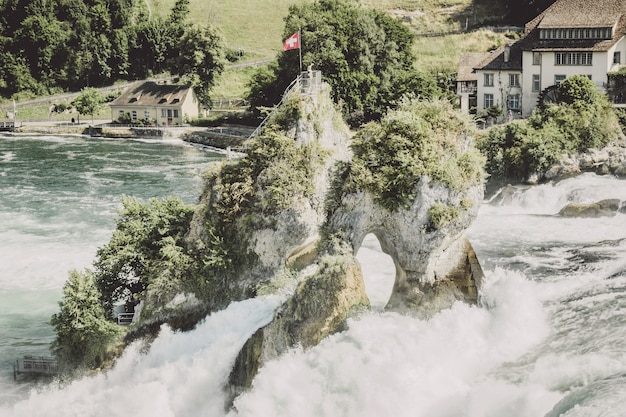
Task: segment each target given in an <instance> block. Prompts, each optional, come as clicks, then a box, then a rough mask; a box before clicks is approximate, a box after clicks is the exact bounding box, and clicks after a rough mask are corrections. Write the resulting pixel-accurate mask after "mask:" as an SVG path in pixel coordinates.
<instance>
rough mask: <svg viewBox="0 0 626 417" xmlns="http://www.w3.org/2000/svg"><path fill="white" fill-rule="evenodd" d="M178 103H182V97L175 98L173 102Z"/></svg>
mask: <svg viewBox="0 0 626 417" xmlns="http://www.w3.org/2000/svg"><path fill="white" fill-rule="evenodd" d="M176 103H180V99H179V98H175V99H174V100H172V104H176Z"/></svg>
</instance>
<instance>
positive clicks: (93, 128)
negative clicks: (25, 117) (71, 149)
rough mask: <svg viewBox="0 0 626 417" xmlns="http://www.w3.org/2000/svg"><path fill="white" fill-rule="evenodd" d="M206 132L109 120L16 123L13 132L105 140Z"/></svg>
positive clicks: (201, 128) (168, 136)
mask: <svg viewBox="0 0 626 417" xmlns="http://www.w3.org/2000/svg"><path fill="white" fill-rule="evenodd" d="M204 130H206V128H204V127H194V126H167V127H158V126H157V127H138V126H137V127H136V126H128V125H114V124H111V121H109V120H94V121H92V122H91V123H84V122H81V123H67V122H54V121H43V122H17V123H16V126H15V129H14V132H15V133H24V134H44V135H89V136H96V137H106V138H163V139H165V138H183V137H185V136H187V135H191V134H194V133H196V132H201V131H204Z"/></svg>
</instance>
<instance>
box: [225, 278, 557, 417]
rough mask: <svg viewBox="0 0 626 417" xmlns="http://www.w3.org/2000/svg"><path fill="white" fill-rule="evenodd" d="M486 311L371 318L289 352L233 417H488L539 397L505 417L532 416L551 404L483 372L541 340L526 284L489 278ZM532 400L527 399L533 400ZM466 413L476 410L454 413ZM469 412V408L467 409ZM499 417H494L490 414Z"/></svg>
mask: <svg viewBox="0 0 626 417" xmlns="http://www.w3.org/2000/svg"><path fill="white" fill-rule="evenodd" d="M485 302H486V304H487V305H488V306H489V308H478V307H471V306H468V305H465V304H462V303H458V304H456V305H455V306H454V307H453V308H452V309H449V310H446V311H443V312H441V313H440V314H438V315H436V316H435V317H433V318H432V319H430V320H417V319H414V318H411V317H407V316H403V315H399V314H395V313H382V314H380V313H378V314H377V313H370V314H365V315H363V316H362V317H360V318H358V319H354V320H351V321H350V323H349V330H347V331H345V332H343V333H341V334H337V335H334V336H333V337H330V338H328V339H326V340H324V341H323V342H322V343H321V344H320V345H319V346H317V347H314V348H312V349H309V350H305V351H303V350H302V349H294V350H292V351H290V352H288V353H287V354H285V355H284V356H283V357H281V358H280V359H279V360H277V361H274V362H271V363H268V364H267V365H266V366H265V367H264V368H263V369H262V370H261V372H260V373H259V375H258V376H257V378H256V379H255V381H254V386H253V388H252V390H251V391H250V392H248V393H246V394H244V395H243V396H241V397H240V398H239V399H238V400H237V401H236V403H235V406H236V409H237V411H235V412H233V413H232V415H231V417H233V416H240V417H243V416H294V415H297V416H301V417H305V416H315V417H320V416H332V417H337V416H346V417H348V416H359V417H362V416H381V415H390V416H391V415H393V416H412V417H415V416H450V417H451V416H459V415H471V416H486V415H489V414H482V412H481V411H480V410H478V409H477V408H476V407H477V405H478V404H479V403H480V404H482V405H481V407H482V410H483V411H485V412H488V411H492V412H500V411H501V408H502V405H503V404H510V402H506V400H505V399H503V398H492V395H491V394H490V393H489V390H487V389H486V388H485V387H486V386H489V387H491V388H493V387H494V386H497V385H499V386H500V387H501V389H500V390H501V391H506V390H508V391H510V393H509V395H507V397H506V399H508V400H510V399H511V397H518V398H521V400H525V399H526V398H527V397H529V396H530V397H546V398H544V401H542V402H541V403H539V402H537V401H533V404H534V405H533V406H532V407H527V408H526V409H523V410H517V411H516V413H515V414H507V415H508V416H528V417H530V416H533V417H535V416H537V415H541V414H538V413H537V412H539V411H542V412H544V413H545V412H546V411H548V410H549V409H550V407H551V404H553V403H554V396H552V395H549V394H546V393H545V392H542V393H540V394H537V391H534V390H529V389H526V390H523V391H522V392H519V391H518V390H516V389H514V388H513V387H512V386H510V384H508V383H503V382H501V381H498V380H495V381H494V380H493V379H490V378H489V377H488V376H487V375H488V373H489V372H490V371H492V370H494V369H496V368H497V367H498V366H500V365H501V364H503V363H504V362H506V361H511V360H514V359H516V358H517V357H519V356H520V355H522V354H523V353H524V352H526V351H527V350H528V349H530V348H531V347H532V346H534V345H536V344H537V343H539V342H540V341H541V340H543V339H544V338H545V337H546V335H547V334H548V333H549V329H548V325H547V323H546V317H545V316H544V312H543V309H542V307H541V304H540V303H539V301H538V298H537V289H536V287H535V285H534V284H532V283H529V282H528V281H526V280H525V279H524V278H523V277H522V276H520V275H518V274H512V273H507V272H505V271H502V270H499V271H496V272H495V273H494V274H493V275H492V278H491V280H489V281H488V283H487V285H486V288H485ZM533 399H535V398H533ZM472 404H473V407H474V408H475V409H476V411H475V412H472V413H470V414H467V413H466V412H465V411H464V412H463V413H458V411H459V410H461V409H463V410H468V409H471V408H472ZM468 407H469V408H468ZM492 415H494V416H495V415H502V414H492Z"/></svg>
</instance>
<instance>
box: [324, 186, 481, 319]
mask: <svg viewBox="0 0 626 417" xmlns="http://www.w3.org/2000/svg"><path fill="white" fill-rule="evenodd" d="M416 188H417V190H418V192H417V195H418V196H419V197H418V198H416V199H415V200H414V201H413V203H412V204H411V205H410V206H409V207H408V208H406V209H402V208H401V209H398V210H395V211H389V210H387V209H385V208H383V207H381V206H380V205H378V204H376V203H375V201H374V199H373V197H372V196H371V195H370V194H369V193H367V192H365V191H361V192H358V193H354V194H350V195H346V196H344V197H343V198H342V200H341V206H340V207H339V209H338V210H337V211H336V212H335V213H334V214H333V216H332V218H331V219H330V221H329V223H330V225H331V229H332V230H336V231H342V233H344V234H345V237H346V239H347V240H348V241H349V242H350V243H351V245H352V247H353V248H354V250H355V253H356V252H357V251H358V249H359V248H360V246H361V244H362V242H363V239H364V238H365V236H366V235H368V234H370V233H373V234H374V235H376V237H377V238H378V240H379V241H380V244H381V248H382V250H383V252H385V253H386V254H387V255H389V256H390V257H391V258H392V260H393V262H394V264H395V266H396V280H395V284H394V288H393V291H392V295H391V298H390V300H389V303H388V305H387V308H386V309H387V310H393V311H401V312H406V311H412V312H413V313H414V314H419V315H430V314H432V313H433V312H436V311H439V310H441V309H442V308H446V307H449V306H450V305H451V304H452V303H454V302H455V301H457V300H465V301H469V302H475V301H476V294H477V291H476V288H477V287H478V286H479V285H480V279H481V277H482V271H481V270H480V267H479V266H478V263H477V262H475V255H473V251H472V249H471V245H470V244H469V242H468V241H467V239H466V238H465V235H464V231H465V229H466V228H467V227H469V225H470V224H471V222H472V221H473V220H474V218H475V217H476V215H477V211H478V207H479V206H480V202H481V201H482V197H483V188H482V185H477V186H474V187H472V188H470V189H469V190H466V191H464V192H454V191H452V190H450V189H449V188H448V187H445V186H443V185H442V184H439V183H432V182H431V181H430V179H429V178H428V177H426V176H425V177H422V179H421V180H420V181H419V183H418V184H417V185H416ZM468 202H469V203H468ZM435 203H440V204H441V203H443V204H445V205H447V206H452V207H461V206H463V204H464V205H465V206H464V208H462V209H460V214H459V216H458V218H457V219H455V220H454V221H452V222H450V223H448V224H447V225H445V226H444V227H440V228H437V227H435V226H434V225H433V222H432V219H431V217H430V214H429V209H430V208H431V207H432V206H433V204H435ZM470 258H472V259H473V260H474V261H470V260H469V259H470ZM468 274H469V275H468ZM457 284H458V285H457Z"/></svg>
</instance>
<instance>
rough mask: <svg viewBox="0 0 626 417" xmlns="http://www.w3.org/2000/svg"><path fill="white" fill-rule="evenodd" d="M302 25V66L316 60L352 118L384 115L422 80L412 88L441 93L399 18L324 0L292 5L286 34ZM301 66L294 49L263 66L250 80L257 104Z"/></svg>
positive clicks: (273, 98) (270, 99)
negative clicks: (419, 68) (417, 62)
mask: <svg viewBox="0 0 626 417" xmlns="http://www.w3.org/2000/svg"><path fill="white" fill-rule="evenodd" d="M298 29H301V44H302V61H303V67H307V66H309V65H313V69H314V70H320V71H321V72H322V75H323V76H324V79H325V80H326V81H327V82H328V83H329V84H330V85H331V87H332V95H333V98H334V99H335V101H336V102H338V103H340V104H341V106H342V109H343V111H344V114H345V115H346V116H348V118H349V120H352V121H362V120H370V119H377V118H380V117H381V116H382V115H383V114H384V113H385V112H386V111H387V109H388V108H391V107H393V106H395V104H396V103H397V101H398V99H399V98H400V97H401V95H402V94H403V93H404V92H406V86H407V85H416V86H423V87H424V88H423V90H422V91H413V93H416V94H418V95H422V96H428V97H430V96H432V95H434V94H436V93H437V90H438V89H437V86H436V82H435V81H434V80H431V79H429V78H428V77H426V76H423V75H420V74H417V73H416V71H415V69H414V67H413V64H414V55H413V53H412V49H411V48H412V44H413V37H412V35H411V33H410V32H409V30H408V29H407V27H406V26H404V25H403V24H402V22H400V21H399V20H398V19H394V18H391V17H390V16H388V15H387V14H384V13H382V12H379V11H376V10H372V9H365V8H362V7H360V6H359V5H358V3H356V2H354V1H351V0H319V1H316V2H315V3H305V4H300V5H294V6H292V7H291V8H290V9H289V14H288V16H287V18H286V24H285V31H284V37H285V38H287V37H289V36H291V35H292V34H293V33H294V32H296V31H297V30H298ZM299 66H300V63H299V56H298V52H297V51H293V50H292V51H286V52H285V53H282V54H280V55H279V57H278V60H277V62H276V63H275V64H272V65H271V66H270V67H269V68H268V69H263V70H261V71H260V72H258V73H257V75H256V76H255V77H253V80H252V82H251V88H250V90H251V96H250V100H251V103H252V105H253V106H271V105H273V104H276V103H277V102H278V101H279V100H280V97H281V95H282V93H283V91H284V89H285V88H286V87H287V86H288V85H289V84H290V83H291V82H292V81H293V80H294V79H295V78H296V77H297V76H298V75H299V74H300V71H301V69H302V68H299Z"/></svg>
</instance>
